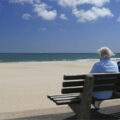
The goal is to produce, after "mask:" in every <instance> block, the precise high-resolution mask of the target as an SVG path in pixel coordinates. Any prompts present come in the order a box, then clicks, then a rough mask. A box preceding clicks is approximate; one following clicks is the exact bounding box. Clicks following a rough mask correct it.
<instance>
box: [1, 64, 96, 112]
mask: <svg viewBox="0 0 120 120" xmlns="http://www.w3.org/2000/svg"><path fill="white" fill-rule="evenodd" d="M93 63H94V62H16V63H0V78H1V79H0V113H5V112H16V111H24V110H33V109H46V108H53V107H56V105H55V104H54V103H52V102H51V101H50V100H48V99H47V97H46V96H47V95H48V94H60V92H61V91H60V90H61V85H62V81H63V75H76V74H84V73H88V72H89V71H90V69H91V66H92V65H93Z"/></svg>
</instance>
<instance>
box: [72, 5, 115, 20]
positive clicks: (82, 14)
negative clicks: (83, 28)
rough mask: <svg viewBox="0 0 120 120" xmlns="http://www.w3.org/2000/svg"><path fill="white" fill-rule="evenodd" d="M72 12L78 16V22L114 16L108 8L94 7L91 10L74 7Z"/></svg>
mask: <svg viewBox="0 0 120 120" xmlns="http://www.w3.org/2000/svg"><path fill="white" fill-rule="evenodd" d="M72 13H73V14H74V15H75V16H76V17H77V18H78V22H87V21H95V20H97V19H98V18H104V17H113V14H112V13H111V11H110V10H109V9H108V8H98V7H92V8H91V9H90V10H87V11H85V10H78V9H77V8H75V9H73V11H72Z"/></svg>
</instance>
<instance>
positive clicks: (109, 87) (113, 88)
mask: <svg viewBox="0 0 120 120" xmlns="http://www.w3.org/2000/svg"><path fill="white" fill-rule="evenodd" d="M109 90H115V86H114V85H111V86H107V85H106V86H97V87H94V88H93V91H94V92H98V91H109Z"/></svg>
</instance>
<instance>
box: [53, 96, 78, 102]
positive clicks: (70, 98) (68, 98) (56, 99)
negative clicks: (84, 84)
mask: <svg viewBox="0 0 120 120" xmlns="http://www.w3.org/2000/svg"><path fill="white" fill-rule="evenodd" d="M72 99H80V96H77V97H64V98H53V101H62V100H72Z"/></svg>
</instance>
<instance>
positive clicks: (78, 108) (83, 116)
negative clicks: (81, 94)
mask: <svg viewBox="0 0 120 120" xmlns="http://www.w3.org/2000/svg"><path fill="white" fill-rule="evenodd" d="M69 107H70V108H71V109H72V110H73V112H75V113H76V115H77V117H78V119H79V120H90V112H91V111H90V109H91V106H90V107H89V106H87V104H86V105H82V104H81V105H80V103H74V104H69Z"/></svg>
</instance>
